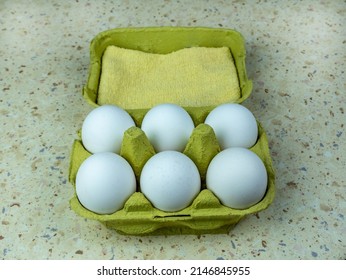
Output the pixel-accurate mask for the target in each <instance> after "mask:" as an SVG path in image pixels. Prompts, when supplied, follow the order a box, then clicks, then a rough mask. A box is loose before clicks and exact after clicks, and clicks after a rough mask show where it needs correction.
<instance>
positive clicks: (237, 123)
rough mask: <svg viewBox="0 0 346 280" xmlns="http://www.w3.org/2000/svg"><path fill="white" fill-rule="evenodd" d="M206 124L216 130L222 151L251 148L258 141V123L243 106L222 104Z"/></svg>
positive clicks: (210, 114)
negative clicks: (234, 148)
mask: <svg viewBox="0 0 346 280" xmlns="http://www.w3.org/2000/svg"><path fill="white" fill-rule="evenodd" d="M205 123H206V124H208V125H210V126H211V127H212V128H213V129H214V132H215V135H216V138H217V140H218V142H219V145H220V147H221V149H222V150H223V149H227V148H230V147H243V148H251V147H252V146H253V145H254V144H255V143H256V141H257V137H258V127H257V121H256V119H255V117H254V115H253V114H252V113H251V111H250V110H249V109H247V108H246V107H244V106H243V105H240V104H233V103H227V104H222V105H220V106H218V107H216V108H215V109H213V110H212V111H211V112H210V113H209V114H208V116H207V118H206V119H205Z"/></svg>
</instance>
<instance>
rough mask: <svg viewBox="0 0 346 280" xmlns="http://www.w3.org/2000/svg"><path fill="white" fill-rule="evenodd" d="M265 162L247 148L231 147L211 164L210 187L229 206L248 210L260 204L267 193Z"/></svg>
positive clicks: (208, 183)
mask: <svg viewBox="0 0 346 280" xmlns="http://www.w3.org/2000/svg"><path fill="white" fill-rule="evenodd" d="M267 183H268V178H267V171H266V168H265V166H264V163H263V162H262V160H261V159H260V158H259V157H258V156H257V155H256V154H255V153H254V152H252V151H250V150H248V149H245V148H228V149H226V150H223V151H221V152H220V153H219V154H217V155H216V156H215V157H214V158H213V159H212V161H211V162H210V164H209V167H208V170H207V175H206V184H207V188H208V189H209V190H211V191H212V192H213V193H214V194H215V195H216V196H217V197H218V198H219V199H220V201H221V203H222V204H223V205H225V206H228V207H231V208H235V209H246V208H249V207H251V206H253V205H255V204H256V203H258V202H259V201H260V200H261V199H262V198H263V196H264V194H265V193H266V190H267Z"/></svg>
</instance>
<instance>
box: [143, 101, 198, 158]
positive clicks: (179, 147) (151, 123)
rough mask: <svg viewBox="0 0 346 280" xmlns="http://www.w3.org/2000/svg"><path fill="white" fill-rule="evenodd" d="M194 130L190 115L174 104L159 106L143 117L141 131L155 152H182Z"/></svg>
mask: <svg viewBox="0 0 346 280" xmlns="http://www.w3.org/2000/svg"><path fill="white" fill-rule="evenodd" d="M194 128H195V126H194V123H193V120H192V118H191V117H190V115H189V114H188V113H187V112H186V111H185V110H184V109H183V108H182V107H180V106H178V105H175V104H168V103H166V104H160V105H157V106H155V107H153V108H151V109H150V110H149V111H148V112H147V113H146V115H145V116H144V119H143V122H142V126H141V129H142V130H143V131H144V133H145V134H146V135H147V137H148V139H149V141H150V142H151V144H152V145H153V147H154V149H155V151H156V152H161V151H167V150H174V151H180V152H181V151H183V150H184V148H185V146H186V144H187V142H188V140H189V138H190V136H191V133H192V130H193V129H194Z"/></svg>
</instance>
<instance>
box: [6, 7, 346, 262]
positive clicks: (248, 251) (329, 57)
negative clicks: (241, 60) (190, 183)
mask: <svg viewBox="0 0 346 280" xmlns="http://www.w3.org/2000/svg"><path fill="white" fill-rule="evenodd" d="M345 18H346V2H345V1H342V0H330V1H308V0H305V1H304V0H302V1H250V0H249V1H183V0H181V1H168V0H167V1H84V0H79V1H78V0H76V1H57V0H56V1H19V0H17V1H6V0H5V1H0V42H1V44H0V58H1V63H0V92H1V96H0V112H1V140H0V141H1V146H0V156H1V162H0V258H1V259H345V258H346V224H345V215H346V203H345V199H346V192H345V190H346V175H345V174H346V172H345V169H346V159H345V155H346V146H345V143H346V141H345V137H346V132H345V110H346V106H345V101H346V97H345V96H346V95H345V58H346V57H345V49H346V32H345V28H344V26H345V24H346V22H345ZM128 26H207V27H223V28H232V29H236V30H238V31H239V32H241V33H242V34H243V36H244V37H245V40H246V48H247V53H248V56H247V69H248V75H249V77H250V78H251V79H252V80H253V82H254V89H253V93H252V95H251V97H250V98H249V99H248V100H247V101H246V102H245V103H244V104H245V105H246V106H247V107H248V108H249V109H251V110H252V112H253V113H254V114H255V116H256V118H257V119H258V120H259V121H260V122H261V123H262V125H263V126H264V128H265V130H266V132H267V135H268V138H269V140H270V149H271V154H272V158H273V163H274V167H275V169H276V175H277V179H276V187H277V195H276V198H275V200H274V203H273V204H272V205H271V206H270V207H269V208H268V209H267V210H265V211H263V212H260V213H259V214H257V215H251V216H249V217H247V218H245V219H244V220H242V221H241V222H240V223H239V224H238V225H237V227H236V228H234V229H233V230H232V231H231V232H230V233H229V234H228V235H227V234H223V235H201V236H194V235H191V236H148V237H133V236H132V237H131V236H122V235H119V234H117V233H115V232H114V231H112V230H109V229H107V228H105V227H104V226H103V225H102V224H99V223H98V222H95V221H90V220H85V219H83V218H81V217H79V216H77V215H76V214H75V213H74V212H73V211H72V210H71V209H70V208H69V199H70V198H71V197H72V195H73V188H72V186H71V185H70V183H69V182H68V180H67V178H68V167H69V156H70V151H71V147H72V143H73V140H74V139H75V138H76V131H77V130H78V129H79V128H80V126H81V124H82V122H83V119H84V117H85V116H86V114H87V113H88V112H89V111H90V110H91V107H90V106H89V105H88V104H87V103H86V102H85V100H84V99H83V98H82V96H81V90H82V86H83V85H84V83H85V81H86V79H87V75H88V66H89V43H90V41H91V39H92V38H93V37H94V36H95V35H96V34H98V33H99V32H101V31H103V30H106V29H110V28H115V27H128Z"/></svg>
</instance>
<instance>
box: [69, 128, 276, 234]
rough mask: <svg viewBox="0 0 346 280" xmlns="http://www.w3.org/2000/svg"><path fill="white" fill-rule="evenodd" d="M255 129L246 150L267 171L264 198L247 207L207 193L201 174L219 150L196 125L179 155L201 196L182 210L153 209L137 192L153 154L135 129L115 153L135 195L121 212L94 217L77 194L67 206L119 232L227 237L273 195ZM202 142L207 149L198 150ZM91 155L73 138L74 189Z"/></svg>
mask: <svg viewBox="0 0 346 280" xmlns="http://www.w3.org/2000/svg"><path fill="white" fill-rule="evenodd" d="M258 128H259V137H258V140H257V143H256V144H255V145H254V146H253V147H252V148H251V149H250V150H252V151H253V152H254V153H256V154H257V155H258V156H259V157H260V158H261V159H262V161H263V162H264V165H265V167H266V170H267V173H268V187H267V191H266V194H265V196H264V197H263V199H262V200H261V201H260V202H259V203H257V204H256V205H253V206H252V207H250V208H248V209H243V210H238V209H232V208H229V207H226V206H223V205H222V204H221V203H220V201H219V200H218V198H217V197H215V195H214V194H213V193H212V192H211V191H209V190H208V189H206V186H205V174H206V170H207V167H208V165H209V162H210V161H211V159H212V158H213V157H214V156H215V155H216V154H217V153H218V152H219V151H220V149H219V146H218V144H217V140H216V137H215V134H214V132H213V130H212V128H211V127H209V126H208V125H206V124H200V125H199V126H197V127H196V128H195V129H194V131H193V133H192V135H191V137H190V140H189V142H188V144H187V146H186V148H185V150H184V152H183V153H184V154H185V155H187V156H189V157H190V158H191V159H192V160H193V161H194V163H195V164H196V165H197V167H198V169H199V171H200V174H201V179H202V190H201V192H200V193H199V194H198V196H197V197H196V198H195V199H194V200H193V202H192V203H191V205H190V206H188V207H187V208H185V209H183V210H180V211H177V212H165V211H161V210H158V209H156V208H154V207H153V206H152V204H151V203H150V202H149V201H148V200H147V199H146V197H145V196H144V195H143V194H142V193H141V192H140V186H139V183H138V182H139V177H140V172H141V170H142V168H143V166H144V164H145V163H146V161H147V160H148V159H149V158H150V157H151V156H153V155H154V154H155V151H154V149H153V147H152V146H151V144H150V142H149V140H148V139H147V138H146V135H145V134H144V132H143V131H142V130H141V129H140V128H137V127H133V128H130V129H128V130H127V131H126V132H125V134H124V140H123V145H122V149H121V152H120V155H121V156H123V157H124V158H126V160H127V161H128V162H129V163H130V165H131V166H132V168H133V170H134V172H135V175H136V179H137V191H136V192H135V193H134V194H133V195H131V197H130V198H129V199H128V200H127V202H126V203H125V205H124V208H123V209H121V210H119V211H117V212H115V213H113V214H106V215H104V214H102V215H101V214H96V213H94V212H92V211H89V210H88V209H86V208H84V207H83V206H82V205H81V204H80V202H79V201H78V198H77V196H76V195H75V196H74V197H73V198H72V199H71V201H70V204H71V208H72V209H73V210H74V211H75V212H76V213H78V214H79V215H81V216H83V217H85V218H88V219H94V220H98V221H100V222H102V223H104V224H105V225H106V226H107V227H110V228H112V229H114V230H116V231H117V232H119V233H121V234H128V235H146V234H202V233H227V232H228V231H229V230H230V228H232V227H233V226H235V225H236V224H237V223H238V222H239V221H240V220H241V219H242V218H244V217H245V216H246V215H249V214H253V213H256V212H259V211H262V210H264V209H266V208H267V207H268V206H269V205H270V203H271V202H272V200H273V198H274V195H275V188H274V180H275V176H274V171H273V167H272V162H271V159H270V157H269V156H268V155H269V149H268V142H267V137H266V134H265V132H264V130H263V128H262V127H261V125H260V124H258ZM206 139H208V141H207V140H206ZM204 143H205V144H206V146H203V144H204ZM201 144H202V145H201ZM196 147H199V148H196ZM202 147H203V148H202ZM90 155H91V154H90V153H89V152H88V151H87V150H85V148H84V146H83V144H82V142H81V141H80V140H75V142H74V145H73V151H72V155H71V168H70V175H69V180H70V182H71V183H72V184H73V185H74V184H75V179H76V174H77V171H78V168H79V166H80V165H81V164H82V162H83V161H84V160H85V159H87V158H88V157H89V156H90Z"/></svg>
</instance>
